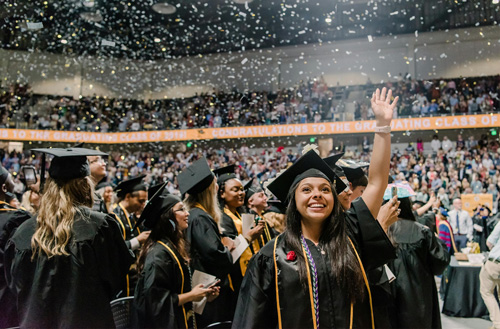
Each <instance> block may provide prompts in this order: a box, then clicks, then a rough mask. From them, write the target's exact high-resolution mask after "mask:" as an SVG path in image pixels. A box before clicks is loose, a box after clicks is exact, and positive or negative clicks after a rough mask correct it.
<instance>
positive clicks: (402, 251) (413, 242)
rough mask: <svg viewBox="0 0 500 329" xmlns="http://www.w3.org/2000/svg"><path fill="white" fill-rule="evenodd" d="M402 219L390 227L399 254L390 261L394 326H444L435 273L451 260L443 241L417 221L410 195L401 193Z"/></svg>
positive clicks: (443, 268) (440, 270) (444, 267)
mask: <svg viewBox="0 0 500 329" xmlns="http://www.w3.org/2000/svg"><path fill="white" fill-rule="evenodd" d="M399 200H400V202H401V204H400V206H399V209H401V214H400V216H399V217H400V220H399V221H398V222H397V223H395V224H393V225H392V226H391V227H390V229H389V236H390V237H391V239H392V240H393V242H394V244H395V245H396V253H397V258H396V259H395V260H394V261H392V262H391V263H390V264H389V267H390V268H391V270H392V272H393V273H394V275H395V276H396V280H395V281H394V282H393V284H392V286H391V288H392V297H393V310H392V312H391V314H392V324H393V327H394V328H441V316H440V312H439V299H438V298H439V297H438V292H437V289H436V282H435V280H434V276H435V275H440V274H442V273H443V271H444V270H445V269H446V267H447V266H448V265H449V263H450V254H449V252H448V248H447V247H446V244H445V243H444V241H442V240H440V239H439V238H438V237H437V236H436V235H435V234H434V232H432V231H431V230H430V229H429V228H428V227H427V226H424V225H422V224H420V223H418V222H416V219H415V217H414V214H413V212H412V205H411V201H410V199H409V197H408V196H399Z"/></svg>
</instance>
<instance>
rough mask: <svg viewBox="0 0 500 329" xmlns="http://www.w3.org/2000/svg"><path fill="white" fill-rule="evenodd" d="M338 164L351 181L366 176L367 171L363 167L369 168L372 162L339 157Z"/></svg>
mask: <svg viewBox="0 0 500 329" xmlns="http://www.w3.org/2000/svg"><path fill="white" fill-rule="evenodd" d="M337 165H338V166H340V167H341V168H342V169H343V170H344V172H345V175H346V177H347V180H348V181H349V182H354V181H355V180H357V179H359V178H361V177H363V176H365V171H364V170H363V169H364V168H368V167H369V166H370V163H368V162H358V161H353V160H343V159H339V160H338V161H337Z"/></svg>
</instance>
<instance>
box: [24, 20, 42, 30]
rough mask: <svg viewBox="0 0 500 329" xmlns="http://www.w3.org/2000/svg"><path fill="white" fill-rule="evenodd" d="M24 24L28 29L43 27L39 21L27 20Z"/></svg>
mask: <svg viewBox="0 0 500 329" xmlns="http://www.w3.org/2000/svg"><path fill="white" fill-rule="evenodd" d="M26 25H27V26H28V30H39V29H43V23H41V22H28V23H26Z"/></svg>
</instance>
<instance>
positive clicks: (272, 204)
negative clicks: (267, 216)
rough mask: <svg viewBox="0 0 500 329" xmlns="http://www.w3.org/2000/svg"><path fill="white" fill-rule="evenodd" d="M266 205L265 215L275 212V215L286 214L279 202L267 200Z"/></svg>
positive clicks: (284, 208)
mask: <svg viewBox="0 0 500 329" xmlns="http://www.w3.org/2000/svg"><path fill="white" fill-rule="evenodd" d="M267 204H268V206H269V208H267V210H266V213H268V212H275V213H277V214H286V207H285V205H284V204H283V203H282V202H281V201H280V200H268V201H267Z"/></svg>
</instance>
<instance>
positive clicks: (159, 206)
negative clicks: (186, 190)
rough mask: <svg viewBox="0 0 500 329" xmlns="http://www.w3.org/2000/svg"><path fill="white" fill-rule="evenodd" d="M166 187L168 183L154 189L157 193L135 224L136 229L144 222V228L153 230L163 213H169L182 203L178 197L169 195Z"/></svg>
mask: <svg viewBox="0 0 500 329" xmlns="http://www.w3.org/2000/svg"><path fill="white" fill-rule="evenodd" d="M166 186H167V183H163V184H159V185H156V186H153V187H152V188H154V189H155V190H156V192H155V193H154V194H153V195H152V196H151V197H150V198H149V200H148V202H147V203H146V206H145V207H144V210H143V211H142V213H141V217H139V220H138V221H137V223H136V224H135V226H136V227H137V226H139V225H140V224H141V223H143V222H144V226H146V227H147V228H153V227H154V226H155V225H156V223H157V222H158V220H159V219H160V218H161V215H162V214H163V213H165V212H167V211H169V210H170V209H171V208H172V207H173V206H175V205H176V204H178V203H179V202H182V200H181V199H180V198H179V197H178V196H175V195H173V194H169V193H168V191H167V190H166V189H165V187H166ZM150 190H151V189H150ZM148 192H149V191H148Z"/></svg>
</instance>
